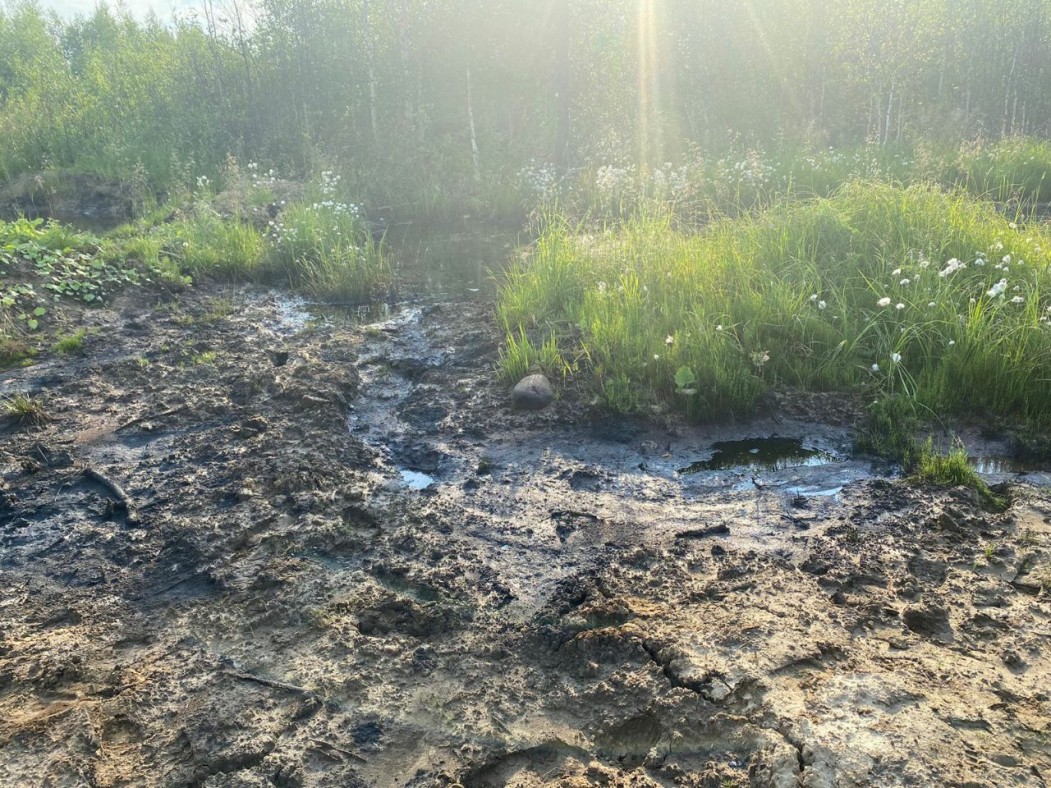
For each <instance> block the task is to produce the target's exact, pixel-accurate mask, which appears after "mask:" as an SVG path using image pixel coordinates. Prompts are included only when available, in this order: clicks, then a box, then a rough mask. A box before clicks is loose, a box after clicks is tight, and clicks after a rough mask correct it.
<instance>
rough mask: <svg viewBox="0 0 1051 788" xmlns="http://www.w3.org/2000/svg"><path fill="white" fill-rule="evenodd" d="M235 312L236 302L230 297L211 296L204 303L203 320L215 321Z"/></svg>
mask: <svg viewBox="0 0 1051 788" xmlns="http://www.w3.org/2000/svg"><path fill="white" fill-rule="evenodd" d="M233 313H234V302H233V301H232V300H231V299H229V298H211V299H209V300H208V301H207V302H206V303H205V305H204V313H203V314H202V315H201V318H200V319H201V322H203V323H215V322H217V321H219V320H224V319H225V318H227V317H229V316H230V315H232V314H233Z"/></svg>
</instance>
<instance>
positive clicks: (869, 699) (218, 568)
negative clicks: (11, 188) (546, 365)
mask: <svg viewBox="0 0 1051 788" xmlns="http://www.w3.org/2000/svg"><path fill="white" fill-rule="evenodd" d="M216 304H220V305H221V306H222V308H220V309H217V308H216ZM77 319H78V320H80V321H81V324H82V325H84V326H86V327H88V328H90V329H91V333H90V334H89V337H88V340H87V348H86V351H87V352H86V354H85V355H84V356H83V357H81V358H74V359H58V358H55V359H50V360H48V359H43V360H41V361H40V362H39V363H37V364H36V365H34V366H32V367H29V368H26V369H22V370H15V371H9V372H6V373H3V374H0V390H2V391H5V392H9V391H14V390H29V391H37V392H45V393H46V397H47V407H48V410H49V412H50V415H51V417H52V418H51V421H50V422H49V423H47V424H46V425H43V426H41V427H39V428H24V427H19V426H18V425H16V424H14V423H12V422H10V421H8V422H6V423H4V424H3V425H2V426H0V472H2V487H0V775H3V777H2V778H0V782H2V783H3V784H4V785H12V786H21V785H27V786H28V785H49V786H51V785H53V786H64V785H70V786H73V785H99V786H118V785H206V786H355V785H361V786H366V785H377V786H386V785H392V786H393V785H399V786H401V785H406V786H432V785H434V786H441V785H446V786H452V785H462V786H502V785H512V786H534V785H561V786H583V785H633V786H676V785H682V786H729V785H757V786H779V787H780V786H783V787H785V788H788V786H795V785H805V786H813V787H815V788H816V787H817V786H849V785H878V786H891V785H915V786H925V785H941V784H944V785H971V786H979V785H981V786H985V785H996V786H1006V785H1019V786H1022V785H1025V786H1034V785H1043V784H1045V780H1047V779H1049V777H1051V697H1049V692H1051V677H1049V667H1051V653H1049V649H1051V620H1049V617H1051V603H1049V600H1048V593H1047V583H1048V574H1047V573H1048V569H1049V567H1051V525H1049V524H1048V523H1049V515H1051V495H1049V493H1048V490H1047V489H1045V488H1043V487H1041V486H1038V485H1036V484H1034V483H1032V481H1031V480H1030V481H1027V480H1026V478H1024V477H1019V478H1017V479H1015V480H1014V484H1013V488H1012V489H1013V496H1014V500H1013V503H1012V505H1011V507H1010V509H1009V510H1008V511H1007V512H1006V513H1003V514H990V513H987V512H985V511H983V510H982V509H981V508H980V507H979V506H978V505H977V503H976V502H975V501H974V500H973V499H972V498H971V496H970V495H968V494H967V493H966V492H965V491H962V490H948V491H935V490H925V489H918V488H916V487H913V486H910V485H909V484H908V483H906V482H904V481H902V480H899V479H894V478H881V477H880V476H878V475H876V474H874V473H873V470H872V468H870V466H869V465H868V464H867V463H865V462H863V461H861V460H858V459H853V458H851V457H850V455H849V451H848V448H849V440H850V436H849V432H848V431H847V430H846V429H845V428H844V427H843V426H834V425H824V426H817V425H815V424H814V423H812V420H808V419H807V418H806V412H811V413H814V412H816V413H822V414H827V413H828V412H829V411H830V409H829V408H827V407H826V406H825V405H823V404H822V403H821V401H820V400H819V401H818V402H817V403H816V404H811V406H809V408H807V407H804V408H802V410H800V408H799V407H792V403H791V402H789V401H788V400H787V399H786V400H785V401H784V402H783V403H782V404H783V405H784V407H783V408H780V409H779V410H778V411H777V412H775V413H774V414H773V415H772V416H770V417H767V418H766V419H765V420H759V421H757V422H754V423H752V424H749V425H742V426H737V427H733V426H725V427H720V428H711V429H704V428H692V427H687V426H684V425H682V424H680V423H677V422H676V421H674V420H672V419H664V418H656V419H654V420H651V421H649V422H646V423H641V422H634V421H630V420H625V419H620V418H613V417H610V416H608V415H604V414H601V413H599V412H595V411H593V410H592V409H590V407H589V406H588V405H587V403H586V402H584V401H583V398H582V397H581V396H580V395H579V394H578V393H577V392H575V391H574V390H572V389H565V388H563V391H562V392H561V399H560V400H559V401H557V402H556V403H555V405H554V406H552V407H551V408H549V409H547V410H545V411H542V412H539V413H528V414H519V413H514V412H512V411H511V410H510V409H509V407H508V392H507V390H506V388H505V387H504V386H501V385H498V384H496V383H494V382H493V366H494V363H495V361H496V359H497V357H498V352H499V351H498V348H499V339H500V332H499V331H498V329H497V327H496V325H495V322H494V320H493V319H492V316H491V307H490V306H487V305H486V304H485V303H484V302H483V301H482V300H476V301H470V300H468V301H466V302H464V301H457V302H453V303H444V304H442V303H437V304H436V303H424V304H423V305H416V306H407V307H404V308H397V309H394V310H392V311H391V313H390V315H389V316H388V317H387V318H386V319H384V320H381V321H380V322H371V323H368V322H366V323H365V324H361V323H355V322H348V321H338V320H337V321H322V322H320V323H317V324H308V325H304V324H303V323H302V321H301V315H300V314H299V313H298V311H297V308H296V304H295V303H294V302H291V301H290V300H288V299H287V298H284V297H281V296H278V295H275V294H272V293H265V292H259V291H220V290H217V289H214V288H212V289H208V288H205V289H204V290H201V291H198V292H196V293H193V294H190V295H185V296H184V297H183V298H182V300H181V301H179V302H178V303H177V304H175V305H174V306H171V305H168V306H165V305H164V304H157V303H154V302H153V301H151V300H150V299H148V298H144V296H143V295H142V294H138V295H136V296H134V298H133V297H131V296H128V297H126V298H125V299H124V300H123V302H118V303H117V304H115V305H114V306H113V307H112V308H110V309H108V310H94V311H88V312H84V313H83V314H82V315H80V316H79V318H77ZM213 353H214V356H211V355H209V354H213ZM793 413H794V414H796V415H794V416H793V415H792V414H793ZM801 413H802V416H801V415H800V414H801ZM775 417H776V418H775ZM771 434H778V435H783V436H797V437H798V436H803V437H806V438H807V439H808V440H809V441H811V442H814V443H816V444H817V445H818V447H819V448H821V449H822V450H823V451H827V452H829V454H830V456H834V457H836V458H837V459H836V461H834V462H830V463H827V464H824V465H820V466H815V467H807V468H787V469H781V470H777V471H760V472H758V473H756V472H755V471H748V470H742V469H737V470H734V469H730V470H727V471H712V472H705V473H697V474H680V473H677V472H676V469H680V468H683V467H685V466H688V465H690V464H691V463H692V462H695V461H697V460H698V459H703V458H704V457H705V456H706V452H707V451H708V449H709V447H710V446H711V443H712V442H713V441H716V440H724V439H727V438H733V437H748V436H751V435H771ZM86 469H90V471H92V472H94V474H95V475H90V474H86V473H85V470H86ZM753 474H755V479H754V481H753V479H752V476H753ZM100 477H101V478H103V479H105V480H109V481H110V482H112V483H114V484H116V485H119V486H120V487H121V488H122V489H123V491H124V492H125V493H126V495H127V497H128V502H129V504H130V506H129V507H122V506H121V505H120V502H119V501H117V502H116V503H115V495H114V492H113V490H112V489H111V488H110V486H108V485H107V484H105V483H103V482H100V481H99V478H100ZM132 514H133V515H134V516H132Z"/></svg>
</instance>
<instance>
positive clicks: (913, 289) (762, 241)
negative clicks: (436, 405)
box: [498, 181, 1051, 426]
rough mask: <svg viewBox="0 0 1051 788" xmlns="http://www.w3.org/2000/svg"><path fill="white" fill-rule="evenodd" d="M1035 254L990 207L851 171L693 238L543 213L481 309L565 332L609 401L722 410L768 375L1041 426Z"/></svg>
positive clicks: (1045, 326) (1043, 382)
mask: <svg viewBox="0 0 1051 788" xmlns="http://www.w3.org/2000/svg"><path fill="white" fill-rule="evenodd" d="M1049 264H1051V233H1049V232H1048V230H1047V229H1046V228H1045V227H1041V226H1040V225H1039V224H1038V223H1035V222H1034V223H1031V224H1016V223H1015V222H1011V221H1009V220H1008V219H1007V218H1005V217H1004V216H1002V215H1001V214H1000V213H998V212H997V210H996V209H995V207H994V206H993V205H992V203H989V202H984V201H981V200H979V199H976V198H974V197H972V196H968V195H967V194H963V193H958V192H957V193H945V192H942V191H940V190H939V189H937V188H935V187H929V186H911V187H907V188H903V187H900V186H896V185H892V184H888V183H886V182H880V181H855V182H852V183H850V184H848V185H846V186H844V187H843V188H842V189H840V190H839V191H837V192H836V193H835V194H834V195H833V196H832V197H830V198H819V199H810V200H797V201H785V202H782V203H781V204H779V205H777V206H776V207H774V208H772V209H770V210H768V211H765V212H761V213H759V214H756V215H745V216H740V217H737V218H733V219H723V220H720V221H716V222H713V223H712V224H710V225H708V226H706V227H705V228H704V229H703V230H702V231H699V232H696V233H689V232H686V231H683V230H680V229H677V228H676V226H675V224H674V223H673V221H672V220H671V219H670V218H669V216H668V215H667V214H664V213H656V212H651V213H649V214H646V215H643V216H641V217H640V218H634V219H630V220H628V221H626V222H624V223H621V224H618V225H615V226H609V227H607V228H606V229H603V230H600V231H591V232H584V231H582V230H580V229H579V228H577V227H575V226H573V225H571V224H569V223H567V222H566V221H565V220H561V219H559V218H557V217H552V218H549V219H548V221H547V222H546V229H544V231H543V232H542V234H541V236H540V238H539V240H538V241H537V243H536V246H535V248H534V250H533V254H532V259H531V260H530V261H529V262H528V263H527V264H523V265H519V266H517V267H516V268H514V269H513V270H512V271H511V273H510V274H509V277H508V279H507V281H506V283H505V284H504V286H503V287H502V289H501V292H500V296H499V304H498V313H499V316H500V319H501V321H502V322H503V326H504V328H505V330H506V331H507V333H508V335H509V336H510V337H513V338H515V343H516V344H517V345H519V346H520V345H521V344H522V343H523V341H524V340H523V337H526V338H531V340H532V342H533V343H542V342H544V341H547V340H548V338H549V337H551V336H555V337H570V338H572V339H570V340H561V341H560V343H559V347H558V350H559V353H561V354H562V355H563V356H564V357H579V358H580V365H581V368H582V369H583V370H584V372H585V374H586V375H587V377H588V378H589V379H590V380H591V382H592V383H593V384H594V386H595V388H596V390H597V392H598V394H599V396H600V397H601V398H602V399H603V400H604V401H605V403H606V404H607V405H608V406H610V407H611V408H613V409H614V410H617V411H633V410H638V409H640V408H643V407H646V406H651V405H656V404H659V403H665V404H669V403H670V404H671V405H672V406H673V407H677V408H679V409H681V410H682V411H684V412H685V413H686V414H687V415H688V416H689V417H691V418H693V419H697V420H710V419H724V418H733V417H741V416H746V415H748V414H749V413H751V412H752V411H754V410H755V408H756V407H757V405H758V403H759V402H760V400H761V399H762V398H763V396H764V394H765V393H766V392H767V391H768V390H769V389H770V388H771V387H772V386H776V385H787V386H792V387H800V388H804V389H810V390H856V389H859V388H861V389H865V390H867V391H870V392H872V393H873V395H874V396H873V399H875V400H879V399H882V398H885V397H892V396H896V395H901V396H903V397H906V398H908V399H909V400H911V401H914V402H915V403H916V405H917V407H919V408H921V409H924V410H925V411H927V412H931V413H936V414H939V415H940V414H953V415H957V414H972V415H973V414H982V413H991V414H999V415H1002V416H1010V417H1017V418H1021V419H1024V420H1028V421H1030V422H1032V423H1034V424H1038V425H1041V426H1047V425H1048V424H1051V385H1049V381H1051V325H1049V312H1048V310H1049V309H1051V292H1049V291H1048V284H1049V281H1048V277H1049V275H1048V266H1049ZM523 332H524V333H523ZM534 350H536V351H537V352H539V345H535V346H534ZM526 352H529V351H524V350H521V349H519V350H517V351H515V354H514V355H516V356H521V355H523V354H524V353H526ZM510 357H512V354H511V353H510V345H509V353H508V355H507V356H505V358H510ZM505 374H509V373H505Z"/></svg>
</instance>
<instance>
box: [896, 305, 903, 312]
mask: <svg viewBox="0 0 1051 788" xmlns="http://www.w3.org/2000/svg"><path fill="white" fill-rule="evenodd" d="M894 308H895V309H897V310H898V311H899V312H900V311H901V310H902V309H904V308H905V304H898V305H897V306H895V307H894Z"/></svg>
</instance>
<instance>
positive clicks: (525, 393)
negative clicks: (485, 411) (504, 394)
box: [511, 375, 555, 410]
mask: <svg viewBox="0 0 1051 788" xmlns="http://www.w3.org/2000/svg"><path fill="white" fill-rule="evenodd" d="M554 398H555V391H554V389H552V388H551V381H549V380H548V379H547V378H546V377H544V376H543V375H526V376H525V377H524V378H522V379H521V380H520V381H518V383H516V384H515V387H514V389H512V391H511V404H512V405H513V406H514V407H515V408H516V409H517V410H540V409H541V408H546V407H547V406H548V405H550V404H551V401H552V400H553V399H554Z"/></svg>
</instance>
